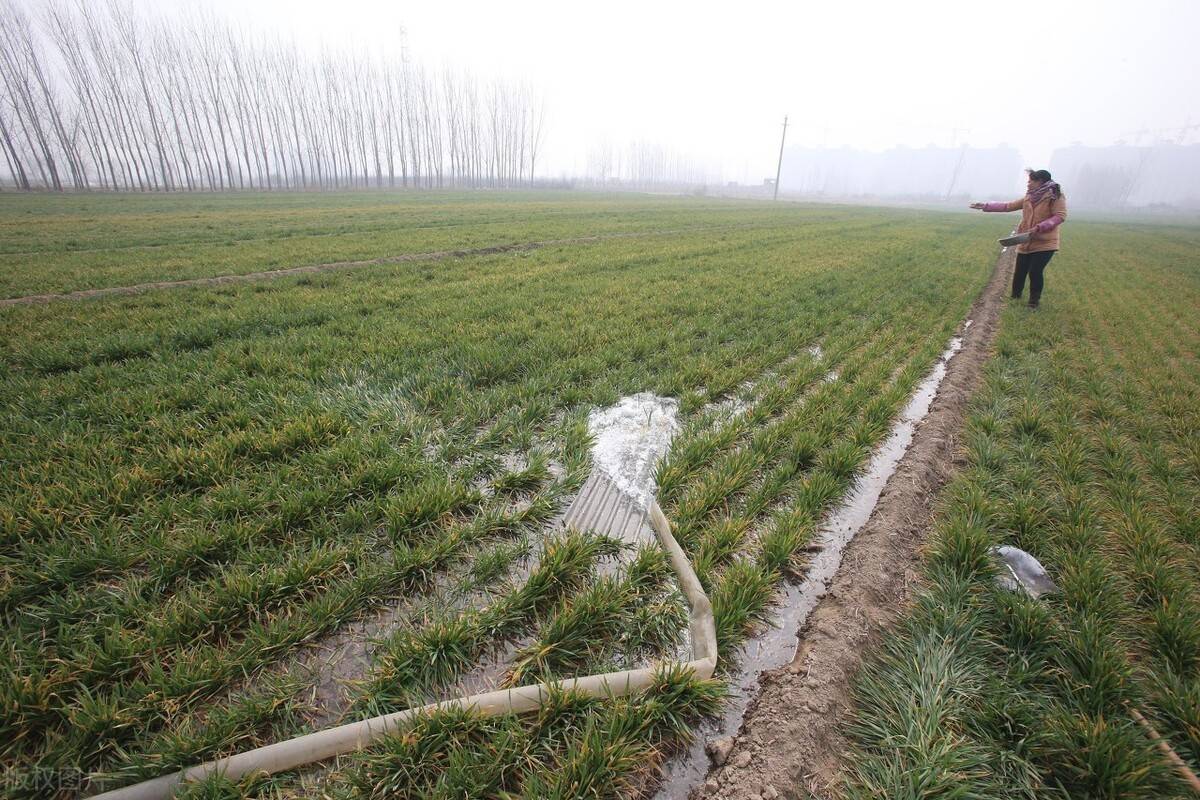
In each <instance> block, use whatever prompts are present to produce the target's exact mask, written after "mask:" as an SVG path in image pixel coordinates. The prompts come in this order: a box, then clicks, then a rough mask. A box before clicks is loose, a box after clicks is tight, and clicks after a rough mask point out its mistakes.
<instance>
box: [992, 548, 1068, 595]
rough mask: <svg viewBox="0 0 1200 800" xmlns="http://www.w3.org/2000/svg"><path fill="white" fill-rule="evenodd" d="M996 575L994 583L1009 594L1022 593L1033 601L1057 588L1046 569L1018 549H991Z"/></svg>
mask: <svg viewBox="0 0 1200 800" xmlns="http://www.w3.org/2000/svg"><path fill="white" fill-rule="evenodd" d="M989 552H991V554H992V557H993V558H994V559H995V561H996V566H997V568H998V574H997V575H996V583H997V584H998V585H999V586H1000V587H1001V588H1004V589H1008V590H1009V591H1010V592H1017V591H1023V592H1025V593H1026V594H1027V595H1029V596H1030V597H1032V598H1033V599H1035V600H1036V599H1037V598H1039V597H1041V596H1042V595H1044V594H1049V593H1050V592H1055V591H1058V586H1056V585H1055V583H1054V581H1052V580H1050V576H1049V575H1047V574H1046V568H1045V567H1043V566H1042V564H1041V562H1040V561H1038V560H1037V559H1036V558H1034V557H1033V556H1031V555H1029V553H1026V552H1025V551H1024V550H1022V549H1020V548H1018V547H1009V546H1008V545H1001V546H1000V547H993V548H992V549H991V550H990V551H989Z"/></svg>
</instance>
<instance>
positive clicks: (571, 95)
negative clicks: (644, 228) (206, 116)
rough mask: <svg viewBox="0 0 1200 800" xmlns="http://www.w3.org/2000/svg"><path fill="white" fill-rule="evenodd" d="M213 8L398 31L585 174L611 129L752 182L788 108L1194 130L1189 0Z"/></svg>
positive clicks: (805, 113) (1198, 84) (1001, 136)
mask: <svg viewBox="0 0 1200 800" xmlns="http://www.w3.org/2000/svg"><path fill="white" fill-rule="evenodd" d="M143 1H144V0H143ZM168 2H171V3H174V4H176V5H178V6H179V7H184V6H191V5H193V4H194V0H168ZM208 2H209V4H210V5H211V6H212V7H213V9H214V10H215V11H217V12H218V14H219V15H220V16H224V17H227V18H229V19H231V20H236V21H242V22H244V23H247V24H248V25H250V26H252V27H253V28H255V29H261V30H269V31H275V32H279V33H281V34H284V35H286V36H292V35H294V36H295V38H296V39H297V40H298V41H300V42H302V43H304V44H305V45H307V46H312V47H314V48H316V47H320V46H321V45H322V43H324V44H329V45H335V46H340V45H344V44H346V43H349V42H357V43H359V44H360V45H361V46H368V47H371V48H398V47H399V45H400V42H401V41H402V40H403V41H407V43H408V46H409V49H410V52H412V53H413V54H414V55H416V56H417V57H418V58H419V59H420V60H421V61H423V62H425V63H427V64H430V65H433V66H436V65H441V64H448V65H455V66H461V67H467V68H470V69H472V70H474V71H475V72H477V73H480V74H484V75H486V74H503V75H506V76H508V77H511V78H518V79H524V80H527V81H529V82H530V83H531V84H533V85H535V86H537V87H538V88H539V89H540V90H541V91H542V92H543V93H544V95H545V98H546V104H547V110H548V113H549V119H548V128H547V141H546V158H545V160H544V163H545V164H546V173H557V172H559V171H566V172H574V173H579V172H582V171H583V170H584V168H585V166H586V155H587V151H588V148H589V147H590V146H591V145H594V144H595V143H597V142H599V141H600V140H603V139H605V138H606V137H607V138H608V139H609V140H610V141H612V142H614V143H615V144H618V145H621V144H624V143H625V142H628V141H629V140H631V139H644V140H648V141H653V142H656V143H661V144H664V145H668V146H670V147H672V148H673V149H675V150H677V151H679V152H681V153H687V154H692V155H695V156H697V157H700V158H704V159H707V160H709V161H710V162H712V163H714V164H719V165H720V166H721V168H722V169H723V174H724V177H725V178H726V179H729V180H750V181H758V180H759V179H761V177H763V176H765V175H769V174H773V173H774V163H775V156H776V152H777V148H778V144H779V138H778V137H779V131H780V123H781V121H782V117H783V115H784V114H785V113H786V114H788V115H789V116H790V118H791V124H790V127H789V130H788V142H789V144H802V145H827V146H831V147H833V146H840V145H846V146H851V147H859V148H867V149H876V150H878V149H885V148H888V147H891V146H894V145H897V144H903V145H909V146H915V147H920V146H923V145H926V144H930V143H932V144H938V145H943V146H946V145H950V144H955V143H957V144H961V143H963V142H964V141H966V142H969V143H970V144H972V145H975V146H993V145H996V144H1000V143H1008V144H1012V145H1014V146H1016V147H1017V148H1018V149H1020V150H1021V152H1022V155H1023V157H1024V158H1025V160H1026V161H1027V163H1028V164H1029V165H1030V166H1041V165H1044V164H1045V163H1046V161H1047V160H1048V158H1049V156H1050V152H1051V150H1053V148H1055V147H1057V146H1059V145H1066V144H1069V143H1071V142H1073V141H1082V142H1084V143H1085V144H1109V143H1112V142H1113V141H1115V140H1117V139H1120V138H1125V139H1129V140H1132V139H1133V138H1134V135H1133V132H1136V131H1138V130H1141V129H1143V128H1150V129H1159V128H1174V127H1178V126H1181V125H1184V124H1185V123H1200V77H1198V76H1200V46H1198V43H1197V34H1198V33H1200V2H1197V0H1141V2H1139V3H1137V4H1134V3H1129V2H1117V1H1116V0H1086V1H1085V0H1057V1H1056V2H1036V3H1035V2H1024V1H1023V0H1004V2H998V1H996V0H993V1H991V2H989V1H988V0H953V1H951V0H913V1H912V2H907V3H900V2H895V1H894V0H893V1H892V2H864V1H863V0H828V1H827V2H822V3H819V4H818V3H813V2H803V1H802V0H791V2H780V3H765V2H753V0H742V1H741V2H732V1H731V0H725V2H721V3H712V4H705V3H697V2H694V0H693V2H660V1H658V0H640V2H629V1H627V0H615V1H614V0H608V1H607V2H593V3H572V2H563V1H562V0H554V1H553V2H550V1H546V2H543V1H542V0H537V1H536V2H535V1H527V0H506V1H505V2H495V0H491V2H474V1H472V2H461V1H458V0H424V2H404V1H400V2H397V1H396V0H336V2H332V1H331V0H208ZM1188 141H1191V142H1197V141H1200V130H1196V131H1193V132H1191V134H1190V138H1189V139H1188ZM539 171H541V170H539Z"/></svg>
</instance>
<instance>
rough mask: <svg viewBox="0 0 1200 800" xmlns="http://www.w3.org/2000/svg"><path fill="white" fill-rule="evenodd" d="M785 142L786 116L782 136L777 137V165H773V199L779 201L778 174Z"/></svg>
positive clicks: (785, 116) (781, 167) (781, 166)
mask: <svg viewBox="0 0 1200 800" xmlns="http://www.w3.org/2000/svg"><path fill="white" fill-rule="evenodd" d="M786 141H787V115H786V114H784V116H783V136H781V137H779V163H778V164H776V165H775V198H774V199H776V200H778V199H779V173H780V171H782V170H783V143H784V142H786Z"/></svg>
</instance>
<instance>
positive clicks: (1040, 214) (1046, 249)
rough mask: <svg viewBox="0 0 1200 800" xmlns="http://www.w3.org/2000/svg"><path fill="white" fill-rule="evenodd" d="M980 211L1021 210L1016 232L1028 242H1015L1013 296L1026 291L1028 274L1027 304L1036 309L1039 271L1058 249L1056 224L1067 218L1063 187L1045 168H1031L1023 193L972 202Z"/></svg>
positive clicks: (972, 205) (1039, 286)
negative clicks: (1016, 197) (1005, 198)
mask: <svg viewBox="0 0 1200 800" xmlns="http://www.w3.org/2000/svg"><path fill="white" fill-rule="evenodd" d="M971 208H977V209H979V210H981V211H1016V210H1017V209H1021V224H1020V226H1019V227H1018V228H1017V233H1028V234H1029V241H1027V242H1025V243H1024V244H1020V245H1017V268H1016V270H1014V272H1013V284H1012V296H1013V297H1015V298H1019V297H1020V296H1021V294H1022V293H1023V292H1024V291H1025V276H1026V275H1028V276H1029V307H1030V308H1037V307H1038V303H1039V302H1040V301H1041V299H1042V284H1043V280H1042V273H1043V272H1045V270H1046V265H1047V264H1049V263H1050V259H1051V258H1052V257H1053V256H1054V254H1055V253H1056V252H1058V226H1059V225H1062V224H1063V221H1065V220H1066V218H1067V200H1066V198H1065V197H1063V193H1062V187H1061V186H1059V185H1058V184H1057V183H1055V182H1054V181H1052V180H1050V173H1049V172H1047V171H1046V170H1044V169H1038V170H1030V172H1029V182H1028V183H1026V184H1025V196H1024V197H1022V198H1021V199H1020V200H1013V201H1012V202H1011V203H1006V202H1004V201H1003V200H999V201H995V202H991V203H971Z"/></svg>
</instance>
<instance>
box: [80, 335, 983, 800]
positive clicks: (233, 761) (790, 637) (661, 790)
mask: <svg viewBox="0 0 1200 800" xmlns="http://www.w3.org/2000/svg"><path fill="white" fill-rule="evenodd" d="M971 324H972V320H970V319H968V320H967V321H966V322H965V323H964V326H963V332H964V333H965V331H966V329H967V328H969V327H970V326H971ZM962 346H963V338H962V336H956V337H954V338H953V339H952V340H951V342H950V344H949V346H948V347H947V348H946V350H945V351H944V352H943V353H942V355H941V357H940V358H939V360H938V362H937V364H936V365H935V366H934V367H933V369H932V370H931V371H930V373H929V375H928V376H926V377H925V379H924V380H923V381H922V382H921V383H920V384H919V385H918V387H917V389H916V390H915V392H914V393H913V395H912V396H911V397H910V399H909V402H908V404H907V405H906V407H905V408H904V410H903V411H902V412H901V414H900V416H899V417H898V419H897V421H896V422H895V423H894V425H893V426H892V429H891V431H890V432H889V435H888V438H887V439H886V440H885V441H884V443H883V444H881V445H880V446H879V447H877V448H876V450H875V451H874V452H873V453H872V456H871V458H870V460H869V462H868V465H867V468H866V470H865V473H864V474H863V475H862V476H861V477H860V479H859V480H858V481H857V483H856V484H855V488H854V489H853V490H852V491H851V493H850V495H849V496H848V497H847V498H846V499H845V500H844V501H843V503H842V504H841V505H840V506H839V507H838V508H837V509H836V510H835V511H834V512H833V513H831V514H830V515H829V517H828V518H827V519H826V520H825V522H824V523H823V524H822V526H821V527H820V529H819V532H818V539H817V541H816V543H815V544H814V545H813V546H812V547H811V548H810V551H811V552H812V553H813V558H812V561H811V563H810V565H809V567H808V570H807V572H806V574H805V577H804V579H803V580H801V581H799V582H789V583H787V584H786V585H785V586H784V588H783V591H782V594H781V597H780V598H779V600H778V601H777V603H776V605H775V610H776V611H775V616H774V618H773V620H772V624H771V625H770V626H769V627H768V628H767V629H766V631H765V632H764V633H763V634H761V635H759V636H757V637H755V638H753V639H751V640H749V641H748V642H747V643H746V644H744V645H742V646H741V647H740V648H739V651H738V653H736V654H734V655H733V657H732V659H730V663H733V664H736V666H735V668H734V670H733V671H732V672H731V673H730V674H729V675H728V678H729V684H730V686H729V690H730V695H729V701H728V702H727V704H726V705H725V707H724V711H723V713H722V715H721V716H720V717H719V718H717V719H715V720H712V721H710V722H707V723H704V724H703V725H702V727H701V730H700V731H698V734H699V735H698V736H697V737H696V738H695V740H694V741H693V743H692V745H691V746H690V748H689V749H687V750H686V751H685V752H684V753H682V754H681V755H680V756H678V757H676V758H675V759H673V760H672V761H670V762H669V763H668V765H667V766H666V771H665V776H664V778H663V780H662V782H661V783H660V784H659V786H658V794H657V797H659V798H662V799H663V800H676V799H678V798H685V797H687V796H688V794H689V793H690V792H691V791H692V790H693V789H694V788H695V787H696V786H698V785H699V784H700V783H701V782H703V781H704V779H705V777H706V775H707V774H708V764H709V762H708V756H707V754H706V750H705V747H706V744H707V743H708V742H710V741H712V740H715V739H719V738H723V737H728V736H731V735H733V734H735V733H736V732H737V731H738V728H739V727H740V725H741V723H742V719H743V717H744V715H745V713H746V709H747V707H748V705H749V703H750V702H751V700H752V699H753V698H754V697H755V696H756V695H757V690H758V687H759V681H760V678H761V676H762V674H763V673H764V672H765V671H768V670H771V669H775V668H778V667H780V666H782V665H784V664H787V663H788V662H789V661H790V660H791V659H792V658H793V656H794V654H795V652H796V649H797V646H798V639H797V634H798V632H799V631H800V630H801V628H802V627H803V625H804V623H805V620H806V619H807V618H808V615H809V614H810V613H811V612H812V610H813V609H814V608H815V607H816V605H817V603H818V602H819V601H820V599H821V598H822V596H824V594H825V593H826V591H827V589H828V586H829V583H830V581H831V580H832V579H833V578H834V576H835V575H836V574H837V572H838V569H839V567H840V565H841V561H842V553H843V550H844V549H845V547H846V546H847V544H848V543H849V542H850V541H851V540H852V539H853V538H854V536H855V534H856V533H857V532H858V531H859V530H860V529H861V528H862V526H863V525H864V524H865V523H866V522H867V520H868V519H869V518H870V516H871V514H872V511H873V510H874V509H875V506H876V503H877V501H878V500H879V497H880V495H881V493H882V492H883V490H884V487H885V486H886V484H887V482H888V480H889V478H891V476H892V475H893V473H894V472H895V471H896V467H897V465H898V464H899V463H900V460H901V459H902V458H903V456H904V454H905V453H906V451H907V450H908V448H909V446H910V445H911V443H912V441H913V436H914V433H915V431H916V427H917V425H918V424H919V423H920V422H921V420H922V419H924V418H925V416H926V415H927V414H928V413H929V409H930V406H931V404H932V403H933V400H934V398H935V397H936V395H937V392H938V388H939V387H940V385H941V382H942V379H943V378H944V377H945V375H946V371H947V367H948V364H949V362H950V360H951V359H952V358H953V357H954V355H955V354H956V353H958V351H959V350H960V349H961V348H962ZM731 410H732V412H733V413H734V414H736V413H738V412H739V411H740V410H742V409H739V408H737V407H734V408H732V409H731ZM677 411H678V403H677V401H675V400H673V399H670V398H662V397H657V396H655V395H651V394H648V393H643V394H638V395H633V396H630V397H625V398H622V399H621V400H620V401H619V402H618V403H617V404H616V405H614V406H612V407H610V408H608V409H600V410H596V411H594V412H593V413H592V414H591V416H590V418H589V429H590V431H591V433H592V436H593V440H594V445H593V451H592V462H593V466H592V473H591V474H590V475H589V477H588V480H587V482H586V483H585V484H584V487H583V489H582V490H581V491H580V493H579V494H578V495H577V496H576V498H575V499H574V501H573V502H572V503H571V505H570V507H569V508H568V509H567V511H566V513H565V514H564V516H563V518H562V519H561V521H560V523H559V524H561V525H566V526H571V527H575V528H579V529H581V530H582V529H588V530H595V531H597V532H601V533H605V534H608V535H611V536H615V537H619V538H621V539H624V540H625V541H627V542H630V543H634V544H637V543H644V542H648V541H652V540H653V539H654V537H655V536H657V539H658V541H659V543H660V545H661V546H662V547H663V549H664V550H665V551H666V552H667V554H668V557H669V559H670V561H671V565H672V568H673V570H674V572H675V574H676V577H677V579H678V581H679V585H680V589H681V590H682V592H683V594H684V596H685V598H686V599H687V602H688V605H689V607H690V616H689V631H688V633H689V636H688V642H687V645H686V646H685V647H682V648H681V652H680V655H679V662H680V663H681V664H683V665H684V666H686V667H688V668H690V669H692V670H694V671H695V672H696V674H697V675H699V676H700V677H709V676H711V675H712V674H713V672H714V670H715V667H716V663H717V652H716V636H715V631H714V626H713V617H712V609H711V605H710V603H709V600H708V597H707V596H706V595H705V593H704V590H703V588H702V587H701V585H700V582H699V580H698V579H697V578H696V575H695V572H694V571H693V569H692V566H691V564H690V562H689V561H688V558H687V556H686V555H685V554H684V552H683V550H682V549H681V548H680V547H679V545H678V544H677V543H676V541H675V539H674V537H673V535H672V534H671V530H670V523H669V522H668V521H667V519H666V517H665V516H664V515H663V513H662V511H661V509H659V507H658V504H657V502H656V500H655V498H654V478H653V476H654V468H655V466H656V464H657V462H658V461H659V459H661V458H662V457H663V456H664V455H665V454H666V452H667V451H668V449H669V447H670V442H671V438H672V437H673V436H674V434H675V433H676V432H677V431H678V424H677V422H676V413H677ZM726 658H727V659H729V656H728V655H727V656H726ZM656 670H657V667H653V666H652V667H645V668H641V669H632V670H624V671H621V672H613V673H605V674H601V675H591V676H586V677H580V678H575V679H571V680H566V681H561V682H557V683H556V684H555V686H557V687H560V688H567V689H574V690H576V691H582V692H585V693H589V694H593V695H596V696H610V695H621V694H628V693H633V692H636V691H639V690H641V689H642V688H644V687H645V686H646V685H647V684H648V682H649V681H650V679H651V678H652V677H653V675H654V674H655V672H656ZM549 688H550V687H549V686H547V684H544V683H537V684H530V685H526V686H520V687H516V688H512V689H506V690H499V691H489V692H483V693H480V694H472V695H469V696H466V697H459V698H455V699H451V700H446V701H442V702H439V703H431V704H429V705H425V706H421V707H418V708H411V709H406V710H403V711H399V712H395V713H392V714H387V715H383V716H379V717H375V718H372V719H368V720H362V721H359V722H353V723H349V724H345V725H340V726H337V727H333V728H328V729H325V730H322V731H317V732H315V733H310V734H307V735H304V736H300V737H297V738H295V739H290V740H287V741H282V742H277V743H275V744H271V745H268V746H265V747H261V748H257V749H255V750H251V751H247V752H244V753H241V754H238V755H235V756H230V757H227V758H224V759H221V760H218V761H214V762H208V763H205V764H201V765H198V766H195V767H191V768H189V769H186V770H183V771H181V772H177V773H173V774H170V775H164V776H162V777H159V778H156V779H153V780H150V781H146V782H143V783H140V784H136V785H133V786H128V787H124V788H121V789H115V790H112V791H109V792H105V793H103V794H101V795H97V796H96V797H97V798H98V799H99V798H104V799H105V800H158V799H159V798H166V797H169V796H171V794H173V792H174V790H175V788H176V786H178V784H179V783H181V782H182V781H190V780H197V779H200V778H203V777H205V776H207V775H210V774H213V773H216V772H221V773H224V774H225V775H226V776H227V777H230V778H235V779H236V778H238V777H241V776H243V775H246V774H250V773H254V772H260V773H261V772H267V773H275V772H281V771H286V770H290V769H295V768H297V767H301V766H304V765H306V764H311V763H314V762H318V761H322V760H325V759H328V758H331V757H333V756H335V755H339V754H343V753H347V752H350V751H353V750H357V749H360V748H362V747H366V746H368V745H369V744H370V743H371V742H373V741H376V740H377V739H379V738H381V737H383V736H386V735H388V734H390V733H394V732H396V731H398V730H402V729H403V728H404V727H406V726H407V725H408V724H410V723H411V721H412V720H413V719H414V718H415V717H417V716H418V715H420V714H424V713H430V712H433V711H436V710H441V709H446V708H470V707H473V708H475V709H477V710H478V711H480V712H482V713H484V714H488V715H496V714H507V713H525V712H529V711H533V710H536V709H537V708H539V707H540V706H541V704H542V702H543V699H544V698H545V697H546V695H547V691H548V690H549Z"/></svg>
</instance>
